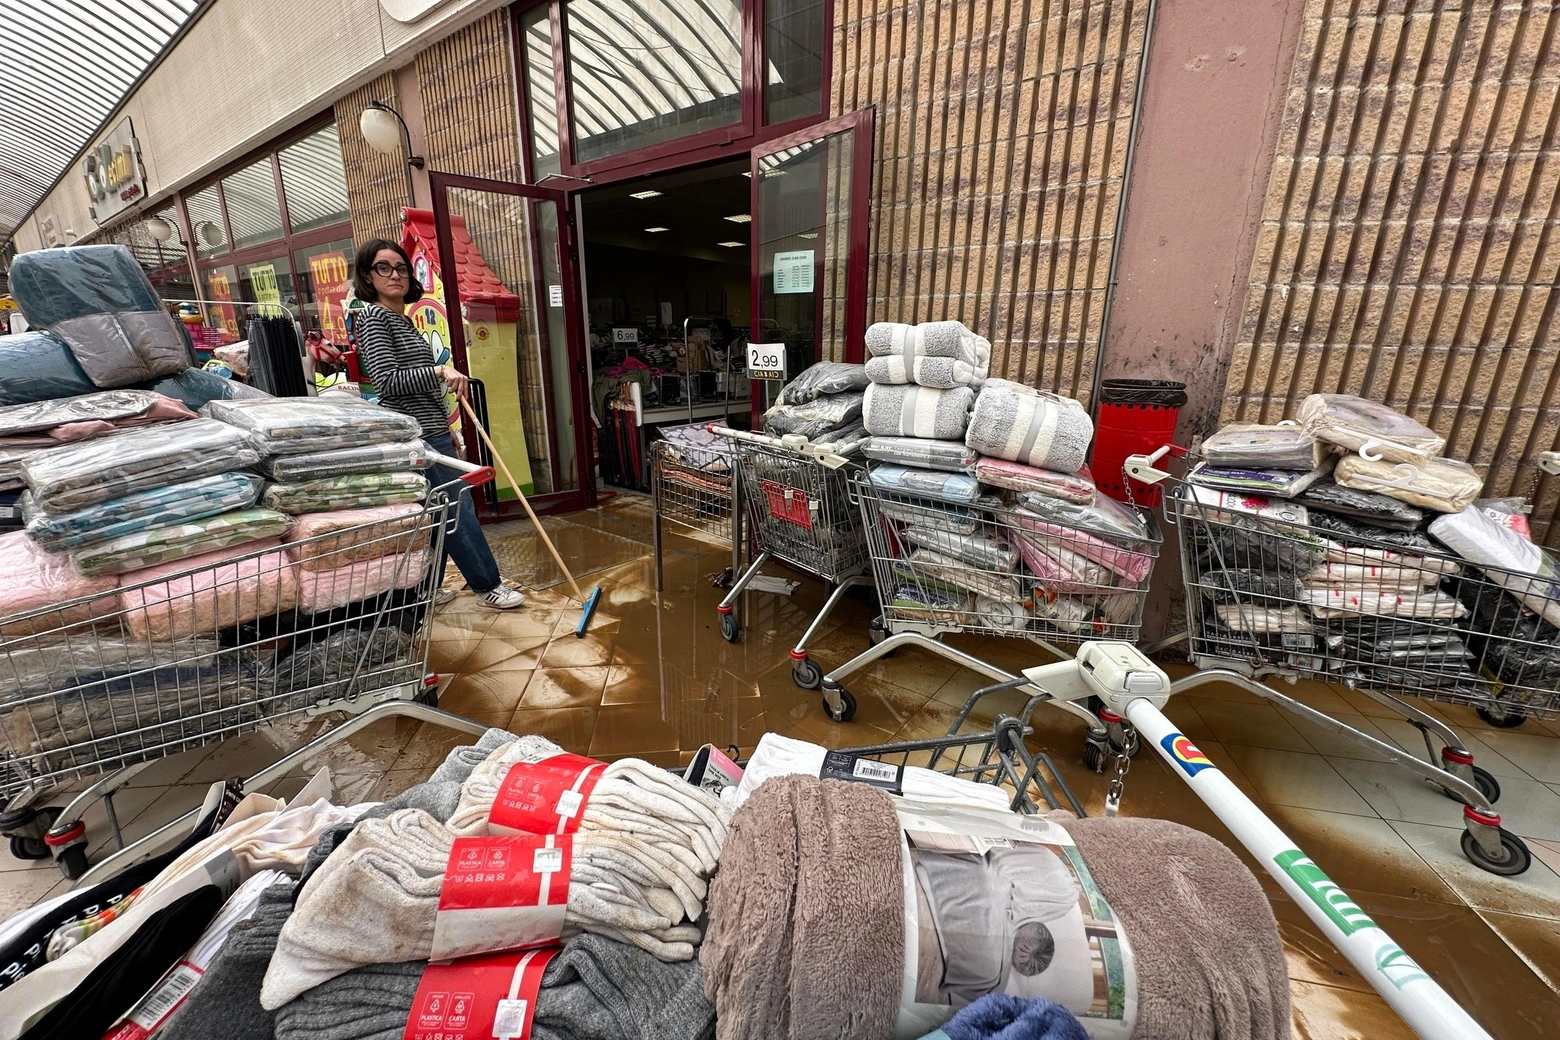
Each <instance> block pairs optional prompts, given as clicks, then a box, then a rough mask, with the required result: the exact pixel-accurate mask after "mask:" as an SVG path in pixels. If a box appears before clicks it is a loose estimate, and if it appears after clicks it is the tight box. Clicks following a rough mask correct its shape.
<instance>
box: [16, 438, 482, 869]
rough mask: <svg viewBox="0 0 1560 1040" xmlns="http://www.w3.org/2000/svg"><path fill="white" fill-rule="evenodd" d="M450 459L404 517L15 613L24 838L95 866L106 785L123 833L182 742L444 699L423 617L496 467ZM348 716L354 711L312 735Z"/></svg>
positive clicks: (41, 854) (334, 736)
mask: <svg viewBox="0 0 1560 1040" xmlns="http://www.w3.org/2000/svg"><path fill="white" fill-rule="evenodd" d="M439 461H441V462H442V463H444V464H446V465H448V466H451V467H453V468H457V469H460V470H462V471H463V474H464V475H463V476H462V478H461V479H460V480H457V481H453V482H451V483H450V484H448V485H444V486H441V487H439V488H436V489H434V490H433V491H432V492H431V493H430V494H429V496H428V499H427V500H426V502H425V503H424V504H423V505H422V507H421V508H419V509H416V510H413V511H411V512H409V513H408V514H407V515H406V516H404V517H399V518H396V519H394V520H391V521H387V522H379V523H377V524H371V525H362V526H360V527H356V528H349V529H339V530H333V531H330V532H329V533H325V534H321V535H319V536H317V537H314V538H310V539H305V540H300V541H296V542H291V543H288V544H287V545H286V546H283V547H278V546H276V545H275V544H274V543H271V544H268V545H266V546H264V547H262V548H258V549H256V550H255V551H253V552H249V553H246V554H244V555H242V556H238V557H235V558H233V559H230V560H227V561H224V562H223V563H221V564H219V565H217V566H214V567H205V568H197V569H193V570H183V571H177V572H174V573H160V574H159V576H158V577H156V578H154V579H147V580H142V581H139V582H135V583H133V584H123V585H121V586H120V588H119V589H118V591H117V592H115V593H110V594H109V595H107V596H106V597H105V596H101V595H100V596H95V597H93V596H89V597H84V598H81V599H76V600H71V601H69V602H64V603H59V604H55V605H53V606H50V607H47V608H42V609H38V610H35V611H32V612H29V613H25V614H18V615H13V616H10V617H7V618H4V619H0V797H3V798H4V800H5V806H4V808H5V813H4V824H5V828H6V833H7V835H8V836H9V837H10V838H11V851H12V853H13V854H15V855H18V856H21V857H24V858H34V859H42V858H46V857H48V856H50V855H53V856H54V858H55V859H56V860H57V861H58V862H59V864H60V866H61V869H62V870H64V872H65V873H66V875H67V876H68V877H72V878H75V877H80V876H81V874H82V872H83V871H84V870H85V868H86V852H87V840H86V826H85V824H84V823H83V822H82V820H81V815H82V813H83V812H84V811H85V810H86V808H87V807H88V806H89V805H90V804H91V803H92V802H93V801H96V800H99V799H101V800H102V801H103V804H104V809H105V813H106V815H107V816H108V820H109V825H110V828H111V829H112V831H113V838H114V841H115V844H116V845H118V846H121V847H122V846H123V841H122V838H121V835H120V833H119V827H118V821H117V819H116V817H115V815H114V808H113V795H114V792H115V791H117V790H119V789H120V788H121V787H123V786H125V784H127V783H128V782H129V781H130V780H131V779H132V778H133V777H134V776H135V775H136V774H137V773H138V772H140V771H141V770H143V769H145V768H147V767H148V766H150V765H152V764H153V763H155V762H157V761H159V760H160V759H162V758H164V757H166V756H168V755H172V754H176V753H178V752H181V751H186V750H189V749H191V748H195V747H199V746H202V745H205V744H209V743H212V742H214V741H218V740H223V739H226V738H228V737H231V736H235V735H238V734H241V733H245V732H249V731H251V730H254V729H256V728H258V727H259V726H261V725H266V724H270V723H274V722H276V721H277V720H279V719H283V718H287V717H289V716H296V715H317V714H320V713H323V712H346V713H352V714H358V713H363V712H366V711H369V710H370V709H372V708H374V706H375V705H379V706H380V707H381V708H383V709H391V710H381V711H378V712H377V713H376V714H375V715H374V717H375V718H379V717H383V716H384V715H386V714H408V712H407V710H406V707H405V703H404V702H416V704H417V705H418V706H419V707H423V708H427V709H431V708H433V707H434V706H435V705H436V704H437V697H438V694H437V677H436V676H430V675H428V671H427V658H428V635H429V628H430V626H429V625H428V624H426V623H425V622H426V619H427V614H428V611H429V608H430V606H431V605H432V602H433V597H434V594H435V593H436V592H437V584H436V583H437V580H438V578H437V575H438V572H439V568H438V566H437V561H438V560H439V559H440V557H441V555H442V552H443V542H444V538H445V536H446V533H447V531H448V530H449V528H450V527H451V526H452V525H453V524H454V523H456V522H457V521H458V515H459V514H458V511H457V508H456V507H457V505H458V503H459V496H460V495H461V494H466V493H468V488H469V487H471V486H478V485H480V484H482V483H485V482H486V481H487V480H490V479H491V478H492V471H491V470H489V469H487V468H486V467H478V466H474V465H471V464H470V463H466V462H464V461H461V460H456V459H447V458H443V457H440V458H439ZM387 701H388V702H399V706H397V707H394V708H392V706H391V705H387V704H385V702H387ZM418 717H425V718H426V719H427V720H428V721H440V722H443V723H445V724H452V722H451V720H454V719H455V717H454V716H447V715H445V714H444V713H441V712H433V714H432V715H431V716H429V715H426V713H424V714H420V715H418ZM350 732H352V730H344V729H342V728H339V727H338V729H337V730H336V731H332V732H331V733H328V734H326V735H325V736H322V737H321V738H319V739H317V740H315V741H314V742H313V743H312V744H310V745H309V747H308V748H306V749H305V751H307V752H309V753H317V752H318V751H319V749H320V748H322V747H324V746H325V745H327V744H330V743H334V742H335V741H337V740H339V739H342V737H343V736H345V735H348V734H350ZM298 759H299V755H297V754H295V755H293V756H289V759H288V761H297V760H298ZM99 773H110V774H111V775H108V776H105V777H103V779H101V780H99V781H97V782H96V783H93V784H92V785H91V786H89V787H88V788H87V789H86V790H85V791H83V792H81V793H80V794H79V795H77V796H76V797H75V798H74V799H73V800H72V801H71V803H70V804H69V805H68V806H67V807H65V808H64V809H63V810H59V809H55V808H53V807H47V808H41V807H40V806H41V803H42V801H43V800H44V799H45V798H47V797H48V796H49V795H50V794H51V792H52V791H54V790H55V789H56V788H57V786H58V785H60V784H62V783H65V782H68V781H72V780H75V779H79V778H82V777H86V776H90V775H94V774H99ZM284 773H285V771H283V773H276V774H275V776H281V775H284ZM44 824H47V829H46V830H45V829H44Z"/></svg>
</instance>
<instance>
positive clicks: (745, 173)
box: [742, 170, 753, 180]
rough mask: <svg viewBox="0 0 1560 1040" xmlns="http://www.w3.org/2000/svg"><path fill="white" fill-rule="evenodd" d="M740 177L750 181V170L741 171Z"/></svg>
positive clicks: (751, 175)
mask: <svg viewBox="0 0 1560 1040" xmlns="http://www.w3.org/2000/svg"><path fill="white" fill-rule="evenodd" d="M742 176H744V177H746V178H747V179H748V180H752V179H753V171H752V170H743V171H742Z"/></svg>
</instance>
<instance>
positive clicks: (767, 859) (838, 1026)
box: [699, 776, 905, 1040]
mask: <svg viewBox="0 0 1560 1040" xmlns="http://www.w3.org/2000/svg"><path fill="white" fill-rule="evenodd" d="M842 878H849V879H850V880H849V883H848V884H841V883H840V879H842ZM904 900H905V890H904V873H903V870H902V868H901V838H900V832H899V821H898V818H897V816H896V815H895V812H894V805H893V800H892V799H890V798H889V796H888V795H886V794H884V793H883V792H882V791H879V790H878V789H877V788H875V787H869V786H867V785H866V784H856V783H846V782H844V781H839V780H819V779H817V778H815V777H806V776H787V777H780V778H778V779H776V780H773V781H771V782H769V783H766V784H764V785H763V786H761V787H760V788H759V789H758V790H757V791H756V792H754V794H753V797H752V798H750V799H748V801H747V804H745V805H744V806H743V807H742V808H741V809H740V810H739V811H738V812H737V814H736V816H735V817H734V818H733V819H732V822H731V834H730V836H729V837H728V839H727V843H726V851H725V853H724V856H723V857H722V869H721V872H720V873H719V874H718V875H717V876H716V878H715V881H714V883H713V885H712V886H711V889H710V899H709V930H708V931H707V933H706V934H705V939H704V945H703V948H702V950H701V951H700V955H699V959H700V962H701V963H702V964H703V965H704V973H705V977H704V994H705V996H706V997H708V998H709V1000H710V1002H711V1003H712V1004H714V1005H715V1012H716V1027H715V1035H716V1036H717V1037H718V1038H719V1040H790V1038H793V1037H795V1038H802V1037H841V1038H844V1037H863V1038H874V1040H876V1038H881V1037H888V1036H892V1035H893V1031H894V1021H895V1019H896V1018H897V1016H898V1011H899V990H900V980H901V977H902V974H903V971H904V956H905V949H904V945H905V943H904V933H905V929H904V914H905V902H904Z"/></svg>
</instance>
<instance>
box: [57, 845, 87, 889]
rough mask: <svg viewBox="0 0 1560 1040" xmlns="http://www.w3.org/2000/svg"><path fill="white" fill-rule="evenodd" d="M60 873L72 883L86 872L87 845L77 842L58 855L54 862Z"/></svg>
mask: <svg viewBox="0 0 1560 1040" xmlns="http://www.w3.org/2000/svg"><path fill="white" fill-rule="evenodd" d="M54 862H55V863H57V864H59V868H60V871H61V872H62V873H63V874H64V875H65V876H66V877H67V878H69V879H70V880H72V881H74V880H76V879H77V878H79V877H80V876H81V875H83V874H85V873H86V872H87V843H86V842H84V841H79V842H77V843H76V844H74V845H72V846H71V847H70V848H68V849H66V850H65V851H64V852H62V853H60V854H59V856H58V857H57V858H56V859H55V860H54Z"/></svg>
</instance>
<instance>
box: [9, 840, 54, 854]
mask: <svg viewBox="0 0 1560 1040" xmlns="http://www.w3.org/2000/svg"><path fill="white" fill-rule="evenodd" d="M11 855H13V856H15V857H16V858H17V859H48V858H49V857H50V856H51V855H53V853H51V852H50V851H49V846H47V845H45V844H44V843H43V839H42V838H23V837H16V838H12V839H11Z"/></svg>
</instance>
